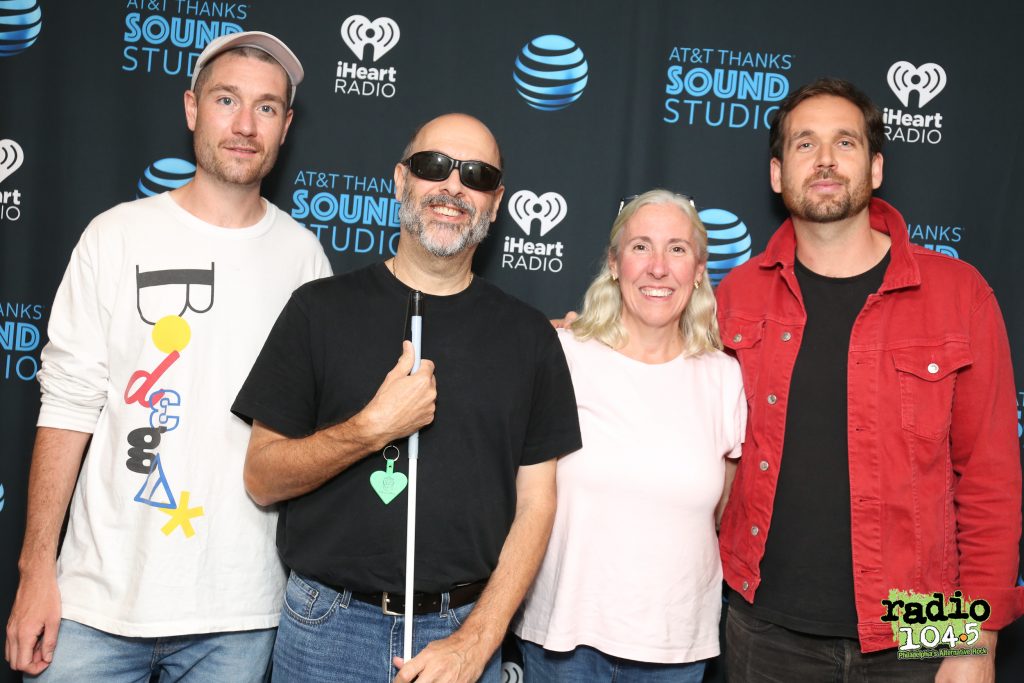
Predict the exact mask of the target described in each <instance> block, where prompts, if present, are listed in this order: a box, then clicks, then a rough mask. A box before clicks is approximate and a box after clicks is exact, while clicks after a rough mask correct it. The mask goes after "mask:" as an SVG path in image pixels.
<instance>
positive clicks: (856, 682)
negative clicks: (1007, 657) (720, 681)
mask: <svg viewBox="0 0 1024 683" xmlns="http://www.w3.org/2000/svg"><path fill="white" fill-rule="evenodd" d="M725 657H726V674H727V679H728V681H729V683H794V681H799V683H876V682H877V683H891V682H896V681H898V682H899V683H904V682H906V683H934V681H935V672H936V671H938V669H939V665H940V664H941V663H942V660H941V659H897V658H896V650H884V651H882V652H871V653H869V654H862V653H861V651H860V645H859V644H858V643H857V641H856V640H853V639H851V638H829V637H825V636H812V635H807V634H804V633H797V632H796V631H790V630H789V629H787V628H783V627H781V626H776V625H775V624H772V623H769V622H767V621H762V620H761V619H758V618H757V617H754V616H753V615H751V614H749V613H747V612H746V611H745V610H736V609H730V610H729V611H728V616H727V620H726V626H725Z"/></svg>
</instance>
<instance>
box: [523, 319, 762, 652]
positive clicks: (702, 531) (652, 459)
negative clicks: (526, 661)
mask: <svg viewBox="0 0 1024 683" xmlns="http://www.w3.org/2000/svg"><path fill="white" fill-rule="evenodd" d="M559 339H560V340H561V342H562V347H563V348H564V349H565V355H566V358H567V359H568V362H569V368H570V370H571V372H572V381H573V386H574V387H575V390H576V403H577V405H578V407H579V414H580V429H581V431H582V433H583V448H582V449H581V450H578V451H576V452H574V453H570V454H568V455H566V456H565V457H563V458H562V459H561V460H559V462H558V509H557V512H556V513H555V523H554V528H553V530H552V533H551V540H550V542H549V543H548V549H547V554H546V555H545V557H544V561H543V563H542V564H541V568H540V571H539V573H538V574H537V579H536V581H535V582H534V584H533V587H532V588H531V589H530V591H529V593H528V594H527V596H526V601H525V602H524V605H523V610H522V612H521V614H520V617H519V619H518V620H517V622H516V628H515V632H516V634H517V635H519V636H520V637H521V638H523V639H525V640H529V641H531V642H534V643H537V644H539V645H541V646H543V647H544V648H546V649H548V650H554V651H559V652H565V651H569V650H572V649H573V648H575V647H576V646H578V645H589V646H591V647H594V648H596V649H598V650H600V651H601V652H604V653H606V654H609V655H612V656H616V657H623V658H626V659H632V660H636V661H643V662H655V663H679V662H691V661H697V660H701V659H706V658H708V657H714V656H716V655H718V654H719V644H718V620H719V618H720V616H721V611H722V565H721V560H720V558H719V555H718V540H717V538H716V536H715V520H714V511H715V506H716V505H717V503H718V500H719V498H720V497H721V494H722V485H723V483H724V478H725V458H726V457H730V458H737V457H739V455H740V444H741V442H742V440H743V433H744V429H745V420H746V400H745V398H744V395H743V380H742V376H741V375H740V368H739V365H738V364H737V362H736V361H735V360H734V359H733V358H731V357H729V356H727V355H725V354H724V353H721V352H717V351H716V352H711V353H705V354H703V355H701V356H698V357H695V358H687V357H683V356H679V357H677V358H675V359H673V360H671V361H668V362H667V363H661V364H656V365H649V364H646V363H642V362H640V361H636V360H633V359H631V358H628V357H626V356H624V355H622V354H620V353H618V352H616V351H614V350H612V349H610V348H609V347H607V346H605V345H604V344H602V343H601V342H598V341H596V340H589V341H586V342H580V341H578V340H577V339H576V338H575V337H574V336H573V334H572V333H571V332H569V331H567V330H559Z"/></svg>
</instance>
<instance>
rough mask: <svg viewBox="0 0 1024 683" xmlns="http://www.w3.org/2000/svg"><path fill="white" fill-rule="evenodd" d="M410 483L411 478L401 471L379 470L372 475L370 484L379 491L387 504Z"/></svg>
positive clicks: (378, 493) (379, 494)
mask: <svg viewBox="0 0 1024 683" xmlns="http://www.w3.org/2000/svg"><path fill="white" fill-rule="evenodd" d="M408 485H409V478H408V477H407V476H405V475H404V474H402V473H401V472H385V471H384V470H377V471H376V472H374V473H373V474H371V475H370V486H372V487H373V490H374V491H376V492H377V495H378V496H380V499H381V500H383V501H384V504H385V505H387V504H388V503H390V502H391V501H393V500H394V499H395V498H397V497H398V494H399V493H401V492H402V491H404V490H405V487H406V486H408Z"/></svg>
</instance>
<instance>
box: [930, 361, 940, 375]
mask: <svg viewBox="0 0 1024 683" xmlns="http://www.w3.org/2000/svg"><path fill="white" fill-rule="evenodd" d="M938 371H939V364H938V363H929V364H928V372H930V373H931V374H933V375H934V374H935V373H937V372H938Z"/></svg>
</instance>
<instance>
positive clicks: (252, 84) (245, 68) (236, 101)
mask: <svg viewBox="0 0 1024 683" xmlns="http://www.w3.org/2000/svg"><path fill="white" fill-rule="evenodd" d="M206 68H207V69H208V70H210V73H209V76H208V77H207V78H206V80H205V81H204V85H203V86H202V88H200V92H199V93H198V94H196V93H193V92H191V91H189V92H187V93H186V94H185V115H186V119H187V121H188V127H189V129H190V130H192V131H193V132H194V134H195V135H194V138H193V145H194V147H195V155H196V166H197V167H198V169H199V170H198V171H197V177H199V176H200V175H206V176H208V177H210V178H212V179H214V180H217V181H219V182H221V183H225V184H231V185H243V186H252V185H258V184H259V182H260V181H261V180H262V179H263V177H264V176H266V175H267V173H269V172H270V169H272V168H273V167H274V162H275V161H277V153H278V150H279V149H280V147H281V144H282V143H283V142H284V139H285V135H286V134H287V132H288V126H289V125H290V124H291V120H292V112H291V110H290V109H289V108H288V106H287V104H286V102H287V100H286V98H287V92H288V78H287V76H286V75H285V72H284V69H282V68H281V66H280V65H278V64H277V63H271V62H265V61H261V60H258V59H253V58H251V57H245V56H243V55H240V54H236V53H231V52H228V53H225V54H224V55H222V56H220V57H218V58H217V59H216V60H215V61H214V62H212V63H211V64H210V65H209V66H207V67H206Z"/></svg>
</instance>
